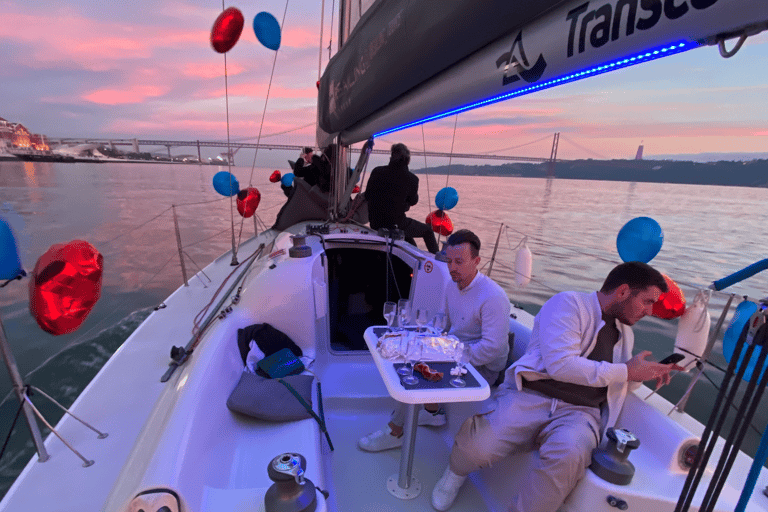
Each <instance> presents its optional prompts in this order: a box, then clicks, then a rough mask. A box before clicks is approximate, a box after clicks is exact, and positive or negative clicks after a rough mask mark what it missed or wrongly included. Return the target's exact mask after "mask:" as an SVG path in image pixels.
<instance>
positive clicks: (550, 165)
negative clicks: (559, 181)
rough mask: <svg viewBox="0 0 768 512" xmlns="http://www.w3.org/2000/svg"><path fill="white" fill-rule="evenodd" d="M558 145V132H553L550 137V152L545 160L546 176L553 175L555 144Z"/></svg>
mask: <svg viewBox="0 0 768 512" xmlns="http://www.w3.org/2000/svg"><path fill="white" fill-rule="evenodd" d="M558 145H560V132H557V133H555V136H554V138H553V139H552V152H551V153H550V154H549V161H548V162H547V178H554V177H555V161H557V146H558Z"/></svg>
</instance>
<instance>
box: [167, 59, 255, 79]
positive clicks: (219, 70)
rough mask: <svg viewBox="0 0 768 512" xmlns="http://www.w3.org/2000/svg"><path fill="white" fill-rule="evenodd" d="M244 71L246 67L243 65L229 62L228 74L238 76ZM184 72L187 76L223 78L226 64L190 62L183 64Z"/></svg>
mask: <svg viewBox="0 0 768 512" xmlns="http://www.w3.org/2000/svg"><path fill="white" fill-rule="evenodd" d="M244 71H245V68H244V67H243V66H240V65H238V64H232V63H228V64H227V75H228V76H236V75H239V74H241V73H243V72H244ZM182 73H183V74H184V75H186V76H190V77H194V78H204V79H210V78H223V77H224V66H222V65H221V63H213V62H210V63H209V62H190V63H187V64H184V65H183V67H182Z"/></svg>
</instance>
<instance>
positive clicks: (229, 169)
mask: <svg viewBox="0 0 768 512" xmlns="http://www.w3.org/2000/svg"><path fill="white" fill-rule="evenodd" d="M221 10H222V11H223V10H224V0H221ZM224 104H225V107H226V112H227V172H229V189H230V190H232V179H233V178H234V175H233V174H232V143H231V140H230V134H229V76H228V74H227V53H226V52H224ZM234 207H235V206H234V200H233V199H232V196H229V217H230V223H231V225H232V261H235V260H236V258H237V248H236V247H235V211H234Z"/></svg>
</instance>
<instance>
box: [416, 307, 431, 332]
mask: <svg viewBox="0 0 768 512" xmlns="http://www.w3.org/2000/svg"><path fill="white" fill-rule="evenodd" d="M427 322H429V311H427V310H426V309H423V308H419V309H417V310H416V325H418V326H419V327H418V329H417V332H419V333H421V336H423V335H424V333H423V332H422V329H423V328H424V326H425V325H427Z"/></svg>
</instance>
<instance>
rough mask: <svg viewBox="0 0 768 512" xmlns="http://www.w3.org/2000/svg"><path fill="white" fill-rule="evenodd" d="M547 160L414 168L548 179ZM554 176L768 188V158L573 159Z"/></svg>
mask: <svg viewBox="0 0 768 512" xmlns="http://www.w3.org/2000/svg"><path fill="white" fill-rule="evenodd" d="M548 165H549V164H548V163H541V164H528V163H512V164H501V165H461V164H453V165H450V166H447V165H442V166H437V167H430V168H428V169H426V170H425V169H413V172H414V173H416V174H426V173H427V172H429V173H430V174H449V173H450V174H457V175H463V176H500V177H521V178H546V177H547V170H548ZM554 177H556V178H561V179H577V180H597V181H630V182H632V181H635V182H647V183H680V184H689V185H721V186H740V187H768V159H766V160H751V161H746V162H733V161H721V162H707V163H699V162H690V161H677V160H570V161H567V162H558V163H556V164H555V168H554Z"/></svg>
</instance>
